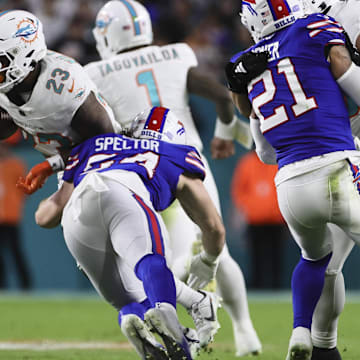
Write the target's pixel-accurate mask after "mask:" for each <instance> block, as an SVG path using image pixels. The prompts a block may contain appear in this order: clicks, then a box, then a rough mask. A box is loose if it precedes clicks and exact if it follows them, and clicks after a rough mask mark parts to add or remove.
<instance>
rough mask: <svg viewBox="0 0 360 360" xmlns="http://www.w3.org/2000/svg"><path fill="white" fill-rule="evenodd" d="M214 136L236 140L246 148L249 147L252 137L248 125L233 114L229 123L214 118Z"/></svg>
mask: <svg viewBox="0 0 360 360" xmlns="http://www.w3.org/2000/svg"><path fill="white" fill-rule="evenodd" d="M214 136H215V137H218V138H220V139H224V140H236V141H237V142H238V143H239V144H240V145H242V146H244V147H245V148H246V149H251V146H252V144H253V138H252V136H251V132H250V125H249V124H248V123H246V122H245V121H242V120H241V119H240V118H238V117H237V116H236V115H234V117H233V119H232V121H231V123H230V124H224V123H222V122H221V121H220V119H219V118H217V119H216V124H215V132H214Z"/></svg>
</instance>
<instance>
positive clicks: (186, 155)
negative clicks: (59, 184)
mask: <svg viewBox="0 0 360 360" xmlns="http://www.w3.org/2000/svg"><path fill="white" fill-rule="evenodd" d="M111 170H125V171H129V172H135V173H136V174H137V175H138V176H139V177H140V178H141V180H142V182H143V183H144V185H145V187H146V188H147V191H148V192H149V194H150V200H151V202H152V204H153V206H154V209H155V210H157V211H162V210H165V209H166V208H167V207H168V206H169V205H170V204H171V203H172V202H173V201H174V200H175V193H176V187H177V184H178V180H179V176H180V175H181V174H183V173H186V174H188V175H189V176H191V177H197V178H200V179H201V180H204V178H205V168H204V164H203V163H202V161H201V158H200V155H199V153H198V152H197V150H196V149H195V148H194V147H192V146H186V145H177V144H171V143H167V142H165V141H159V140H153V139H133V138H129V137H126V136H123V135H115V134H106V135H99V136H96V137H93V138H91V139H88V140H87V141H85V142H83V143H82V144H80V145H78V146H76V147H75V148H74V149H73V150H72V152H71V154H70V156H69V160H68V163H67V166H66V169H65V171H64V174H63V180H65V181H67V182H71V183H73V184H74V186H75V187H76V186H78V185H79V184H80V182H81V181H82V180H83V178H84V177H85V176H86V175H87V174H90V173H93V172H94V171H95V172H99V173H103V172H107V171H111Z"/></svg>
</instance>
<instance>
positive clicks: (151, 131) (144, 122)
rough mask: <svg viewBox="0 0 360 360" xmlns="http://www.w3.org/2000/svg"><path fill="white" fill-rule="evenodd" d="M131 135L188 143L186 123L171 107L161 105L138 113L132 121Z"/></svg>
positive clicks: (182, 143) (175, 142)
mask: <svg viewBox="0 0 360 360" xmlns="http://www.w3.org/2000/svg"><path fill="white" fill-rule="evenodd" d="M129 136H131V137H134V138H139V139H156V140H162V141H166V142H170V143H174V144H181V145H186V134H185V128H184V125H183V124H182V122H181V121H179V120H178V119H177V117H176V116H175V115H174V114H173V113H172V112H171V111H170V110H169V109H167V108H164V107H160V106H154V107H153V108H151V109H150V110H144V111H142V112H141V113H139V114H138V115H136V117H135V119H134V120H133V121H132V122H131V125H130V129H129Z"/></svg>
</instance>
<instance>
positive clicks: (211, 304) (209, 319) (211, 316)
mask: <svg viewBox="0 0 360 360" xmlns="http://www.w3.org/2000/svg"><path fill="white" fill-rule="evenodd" d="M210 306H211V315H210V316H209V317H206V318H205V320H208V321H215V312H214V305H213V302H212V300H211V299H210Z"/></svg>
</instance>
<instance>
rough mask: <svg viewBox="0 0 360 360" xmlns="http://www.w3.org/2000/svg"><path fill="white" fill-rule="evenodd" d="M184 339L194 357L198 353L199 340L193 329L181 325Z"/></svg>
mask: <svg viewBox="0 0 360 360" xmlns="http://www.w3.org/2000/svg"><path fill="white" fill-rule="evenodd" d="M181 328H182V331H183V334H184V336H185V339H186V341H187V343H188V345H189V349H190V354H191V357H192V358H193V359H195V358H196V357H197V356H198V355H199V354H200V350H201V348H200V340H199V336H198V334H197V332H196V330H195V329H192V328H186V327H184V326H181Z"/></svg>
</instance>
